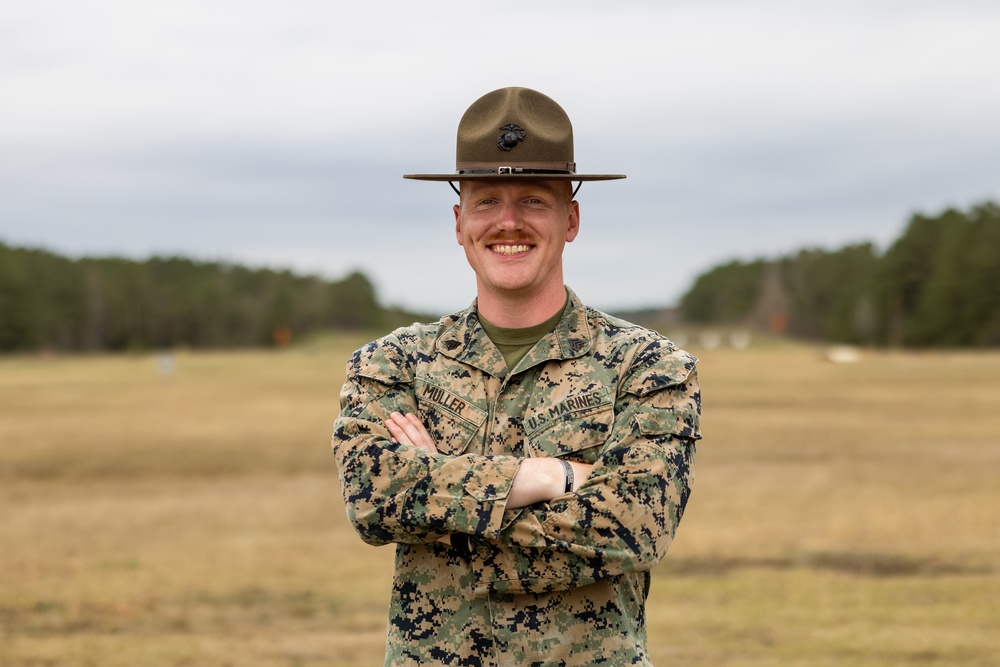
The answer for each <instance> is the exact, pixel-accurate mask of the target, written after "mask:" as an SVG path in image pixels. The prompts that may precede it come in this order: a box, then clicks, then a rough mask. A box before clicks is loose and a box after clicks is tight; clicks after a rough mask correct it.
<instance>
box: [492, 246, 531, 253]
mask: <svg viewBox="0 0 1000 667" xmlns="http://www.w3.org/2000/svg"><path fill="white" fill-rule="evenodd" d="M527 250H528V246H526V245H495V246H493V252H498V253H500V254H501V255H516V254H517V253H519V252H526V251H527Z"/></svg>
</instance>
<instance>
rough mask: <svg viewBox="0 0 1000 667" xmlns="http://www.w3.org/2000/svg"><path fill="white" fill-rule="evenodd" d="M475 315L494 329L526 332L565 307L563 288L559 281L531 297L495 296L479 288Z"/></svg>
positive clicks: (504, 294) (526, 295)
mask: <svg viewBox="0 0 1000 667" xmlns="http://www.w3.org/2000/svg"><path fill="white" fill-rule="evenodd" d="M476 303H477V309H478V310H479V313H480V314H481V315H482V316H483V317H484V318H486V320H487V321H488V322H490V323H491V324H493V325H494V326H498V327H503V328H504V329H526V328H527V327H533V326H535V325H536V324H541V323H542V322H544V321H545V320H547V319H549V318H550V317H552V316H553V315H555V314H556V313H557V312H559V311H560V310H562V308H563V307H564V306H565V305H566V287H565V286H564V285H563V284H562V283H561V282H560V283H558V284H554V285H553V286H552V287H550V288H548V289H545V290H541V291H538V292H533V293H531V294H509V293H496V292H493V291H492V290H486V289H483V288H482V286H480V289H479V291H478V295H477V300H476Z"/></svg>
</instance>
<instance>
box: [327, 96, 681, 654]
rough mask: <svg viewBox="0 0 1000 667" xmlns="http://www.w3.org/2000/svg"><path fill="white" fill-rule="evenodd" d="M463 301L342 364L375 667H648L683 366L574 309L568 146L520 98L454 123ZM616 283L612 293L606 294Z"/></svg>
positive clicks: (342, 433)
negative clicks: (371, 594)
mask: <svg viewBox="0 0 1000 667" xmlns="http://www.w3.org/2000/svg"><path fill="white" fill-rule="evenodd" d="M407 178H414V179H418V180H428V181H448V182H451V183H452V187H455V186H454V182H456V181H457V182H458V183H459V184H460V187H459V188H457V189H458V190H459V203H458V204H457V205H456V206H455V208H454V215H455V236H456V239H457V240H458V243H459V245H460V246H462V248H463V249H464V251H465V255H466V258H467V259H468V262H469V264H470V266H471V267H472V269H473V270H474V272H475V275H476V290H477V292H476V294H477V297H476V301H475V302H474V303H473V304H472V306H471V307H470V308H468V309H466V310H464V311H461V312H458V313H455V314H453V315H448V316H446V317H444V318H442V319H441V320H439V321H438V322H435V323H433V324H415V325H412V326H410V327H407V328H403V329H399V330H397V331H395V332H393V333H392V334H390V335H388V336H386V337H384V338H381V339H379V340H377V341H374V342H372V343H370V344H368V345H366V346H365V347H363V348H361V349H360V350H358V351H357V352H355V353H354V355H353V356H352V358H351V359H350V361H349V362H348V365H347V382H346V383H345V385H344V388H343V391H342V392H341V414H340V416H339V417H338V419H337V421H336V423H335V425H334V434H333V449H334V453H335V454H336V457H337V463H338V469H339V474H340V482H341V487H342V490H343V495H344V501H345V504H346V507H347V513H348V516H349V517H350V519H351V521H352V523H353V525H354V526H355V528H356V529H357V531H358V533H359V534H360V535H361V537H362V539H363V540H365V541H366V542H368V543H369V544H374V545H384V544H391V543H392V544H395V545H396V565H395V575H394V580H393V591H392V599H391V601H390V610H389V626H388V636H387V646H386V658H385V664H386V665H431V664H433V665H463V666H472V665H488V666H491V667H500V666H506V665H539V666H541V665H563V666H573V665H581V666H582V665H595V664H607V665H647V664H650V663H649V658H648V653H647V649H646V640H647V638H646V628H645V601H646V596H647V595H648V594H649V587H650V575H649V571H650V569H651V568H652V567H653V566H654V565H655V564H656V563H657V562H659V560H660V559H661V558H663V556H664V554H665V553H666V551H667V547H668V546H669V544H670V542H671V541H672V539H673V536H674V533H675V531H676V529H677V525H678V523H679V521H680V519H681V516H682V514H683V512H684V508H685V506H686V504H687V500H688V496H689V493H690V485H691V482H692V480H693V470H694V468H693V466H694V456H695V441H696V440H698V439H699V438H700V437H701V436H700V433H699V426H698V425H699V418H700V408H701V396H700V392H699V388H698V381H697V374H696V371H695V364H696V360H695V359H694V357H692V356H690V355H688V354H687V353H685V352H683V351H681V350H678V349H677V348H676V347H675V346H674V345H673V343H671V342H670V341H669V340H667V339H666V338H664V337H663V336H661V335H659V334H657V333H655V332H653V331H649V330H646V329H643V328H641V327H638V326H635V325H633V324H630V323H628V322H625V321H623V320H620V319H617V318H614V317H611V316H609V315H605V314H603V313H601V312H598V311H596V310H593V309H591V308H588V307H586V306H585V305H583V303H582V302H581V301H580V299H579V298H578V297H577V296H576V295H575V294H574V293H573V292H572V291H571V290H570V289H569V288H567V287H566V286H565V283H564V280H563V266H562V256H563V251H564V249H565V246H566V244H567V243H570V242H572V241H573V240H574V239H575V238H576V236H577V234H578V233H579V231H580V207H579V204H578V203H577V202H576V201H575V200H574V191H573V190H572V183H573V182H574V181H577V182H582V181H601V180H611V179H616V178H623V176H619V175H612V174H577V173H576V165H575V162H574V158H573V130H572V126H571V124H570V121H569V118H568V116H567V115H566V113H565V112H564V111H563V109H562V108H561V107H560V106H559V105H558V104H556V103H555V102H554V101H553V100H552V99H550V98H548V97H546V96H545V95H542V94H541V93H538V92H536V91H533V90H529V89H527V88H504V89H501V90H497V91H494V92H492V93H488V94H487V95H485V96H483V97H481V98H480V99H479V100H477V101H476V102H475V103H473V105H472V106H471V107H469V109H468V110H467V111H466V113H465V115H464V116H463V117H462V119H461V121H460V122H459V128H458V147H457V165H456V171H455V172H454V173H451V174H416V175H409V176H407ZM609 279H615V277H614V276H609Z"/></svg>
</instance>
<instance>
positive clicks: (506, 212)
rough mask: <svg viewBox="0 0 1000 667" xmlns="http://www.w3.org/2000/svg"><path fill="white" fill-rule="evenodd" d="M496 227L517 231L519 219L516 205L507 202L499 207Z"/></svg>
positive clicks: (519, 223)
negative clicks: (498, 218)
mask: <svg viewBox="0 0 1000 667" xmlns="http://www.w3.org/2000/svg"><path fill="white" fill-rule="evenodd" d="M498 226H499V227H500V228H502V229H517V228H519V227H520V226H521V217H520V215H518V212H517V205H516V204H514V203H510V202H507V203H505V204H503V205H502V206H501V207H500V220H499V222H498Z"/></svg>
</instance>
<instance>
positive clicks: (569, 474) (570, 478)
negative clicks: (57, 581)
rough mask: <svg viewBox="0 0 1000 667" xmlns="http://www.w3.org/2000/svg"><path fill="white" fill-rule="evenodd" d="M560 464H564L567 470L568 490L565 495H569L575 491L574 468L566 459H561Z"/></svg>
mask: <svg viewBox="0 0 1000 667" xmlns="http://www.w3.org/2000/svg"><path fill="white" fill-rule="evenodd" d="M559 463H561V464H563V468H564V469H565V470H566V490H565V491H564V492H563V493H569V492H571V491H572V490H573V466H571V465H570V464H569V461H566V460H564V459H559Z"/></svg>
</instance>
